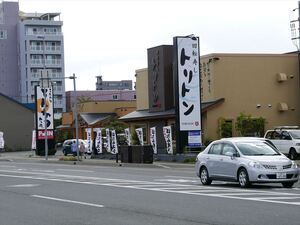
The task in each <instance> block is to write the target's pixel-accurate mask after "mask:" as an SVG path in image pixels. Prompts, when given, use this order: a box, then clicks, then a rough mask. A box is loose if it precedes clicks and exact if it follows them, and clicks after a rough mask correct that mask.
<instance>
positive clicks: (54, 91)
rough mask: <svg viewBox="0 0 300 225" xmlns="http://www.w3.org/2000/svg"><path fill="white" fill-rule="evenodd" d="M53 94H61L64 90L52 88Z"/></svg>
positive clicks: (59, 87) (58, 87)
mask: <svg viewBox="0 0 300 225" xmlns="http://www.w3.org/2000/svg"><path fill="white" fill-rule="evenodd" d="M53 93H55V94H63V93H64V90H63V87H62V86H53Z"/></svg>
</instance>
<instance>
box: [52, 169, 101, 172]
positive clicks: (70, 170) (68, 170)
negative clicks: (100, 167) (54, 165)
mask: <svg viewBox="0 0 300 225" xmlns="http://www.w3.org/2000/svg"><path fill="white" fill-rule="evenodd" d="M56 170H57V171H67V172H84V173H95V171H93V170H72V169H56Z"/></svg>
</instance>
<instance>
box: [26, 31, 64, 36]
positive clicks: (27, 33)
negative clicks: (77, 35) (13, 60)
mask: <svg viewBox="0 0 300 225" xmlns="http://www.w3.org/2000/svg"><path fill="white" fill-rule="evenodd" d="M26 35H35V36H40V35H47V36H50V35H51V36H61V35H63V33H62V32H44V31H27V32H26Z"/></svg>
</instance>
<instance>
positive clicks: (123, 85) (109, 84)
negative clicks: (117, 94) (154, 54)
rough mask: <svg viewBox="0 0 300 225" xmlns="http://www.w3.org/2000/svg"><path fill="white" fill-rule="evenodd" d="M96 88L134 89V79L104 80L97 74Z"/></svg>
mask: <svg viewBox="0 0 300 225" xmlns="http://www.w3.org/2000/svg"><path fill="white" fill-rule="evenodd" d="M96 90H132V80H121V81H103V80H102V76H97V83H96Z"/></svg>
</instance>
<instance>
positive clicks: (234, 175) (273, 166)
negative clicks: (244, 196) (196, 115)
mask: <svg viewBox="0 0 300 225" xmlns="http://www.w3.org/2000/svg"><path fill="white" fill-rule="evenodd" d="M195 169H196V174H197V176H198V177H199V178H200V181H201V183H202V184H203V185H209V184H211V182H212V181H213V180H225V181H237V182H239V184H240V186H241V187H243V188H245V187H248V186H250V185H251V184H252V183H281V184H282V185H283V186H284V187H286V188H291V187H292V186H293V185H294V183H296V182H297V181H298V178H299V169H298V167H297V164H296V163H295V162H293V161H291V160H290V159H288V158H287V157H286V156H285V155H284V154H282V153H280V152H279V151H278V150H277V149H276V148H275V147H274V145H272V144H270V143H269V142H268V141H267V140H266V139H262V138H224V139H221V140H217V141H213V142H212V143H211V144H209V145H208V146H207V147H206V148H205V149H204V151H203V152H201V153H199V154H198V156H197V158H196V165H195Z"/></svg>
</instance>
